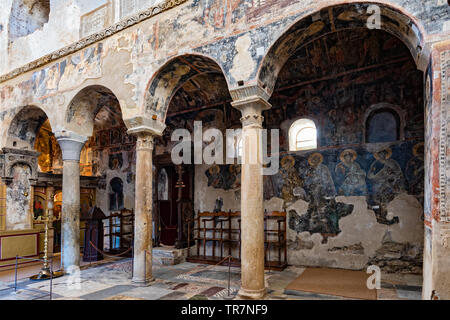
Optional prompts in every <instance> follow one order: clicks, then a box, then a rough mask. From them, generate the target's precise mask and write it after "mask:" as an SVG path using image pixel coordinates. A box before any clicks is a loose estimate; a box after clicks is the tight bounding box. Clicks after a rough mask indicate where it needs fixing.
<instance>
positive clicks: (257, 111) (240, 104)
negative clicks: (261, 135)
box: [231, 96, 272, 127]
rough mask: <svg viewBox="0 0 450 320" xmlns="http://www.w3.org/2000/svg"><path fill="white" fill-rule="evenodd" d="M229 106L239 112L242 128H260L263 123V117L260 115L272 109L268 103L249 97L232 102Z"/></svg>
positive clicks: (261, 99) (258, 98)
mask: <svg viewBox="0 0 450 320" xmlns="http://www.w3.org/2000/svg"><path fill="white" fill-rule="evenodd" d="M231 105H232V106H233V107H234V108H236V109H238V110H239V111H241V113H242V118H241V122H242V125H243V126H244V127H246V126H252V125H256V126H262V123H263V121H264V117H263V116H262V115H261V114H262V112H263V111H264V110H268V109H270V108H271V107H272V106H271V105H270V103H268V102H267V101H266V100H265V99H263V98H261V97H259V96H250V97H246V98H244V99H241V100H237V101H233V102H232V103H231Z"/></svg>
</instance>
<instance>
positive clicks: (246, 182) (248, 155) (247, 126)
mask: <svg viewBox="0 0 450 320" xmlns="http://www.w3.org/2000/svg"><path fill="white" fill-rule="evenodd" d="M232 105H233V107H235V108H237V109H238V110H240V111H241V113H242V118H241V122H242V139H243V150H242V170H241V282H242V284H241V289H240V290H239V293H238V294H239V296H241V297H243V298H252V299H260V298H262V297H264V295H265V294H266V288H265V283H264V204H263V175H262V165H263V163H262V154H263V153H262V130H261V129H262V122H263V117H262V115H261V113H262V111H263V110H265V109H269V108H270V105H269V104H268V103H267V102H266V101H265V100H264V99H262V98H260V97H257V96H253V97H249V98H245V99H243V100H238V101H235V102H233V103H232Z"/></svg>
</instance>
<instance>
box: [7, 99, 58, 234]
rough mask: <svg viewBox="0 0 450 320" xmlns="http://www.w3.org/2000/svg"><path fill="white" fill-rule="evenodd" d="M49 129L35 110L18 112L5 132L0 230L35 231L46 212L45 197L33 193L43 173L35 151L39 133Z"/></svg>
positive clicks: (42, 115)
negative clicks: (3, 201) (3, 200)
mask: <svg viewBox="0 0 450 320" xmlns="http://www.w3.org/2000/svg"><path fill="white" fill-rule="evenodd" d="M45 128H50V131H51V127H50V123H49V121H48V118H47V115H46V113H45V112H44V111H43V110H42V109H41V108H39V107H36V106H25V107H23V108H19V111H18V112H17V113H16V115H15V116H14V118H13V119H12V122H11V124H10V126H9V128H8V131H7V133H8V136H7V141H6V144H5V145H6V147H5V148H4V149H3V150H2V153H3V157H4V159H5V160H6V162H5V164H4V165H5V172H2V177H1V178H2V181H1V182H0V185H1V186H0V190H1V192H2V194H1V195H0V198H2V199H5V203H4V206H2V207H1V208H0V209H1V212H0V220H1V221H0V222H1V224H0V230H26V229H33V228H34V227H38V226H37V224H39V221H41V219H42V218H43V217H44V212H45V210H46V209H47V201H46V199H45V197H41V196H40V194H39V192H34V191H35V185H36V182H37V181H38V179H39V175H40V174H41V173H42V172H43V170H42V168H41V166H40V164H42V161H41V160H42V157H39V158H38V155H39V153H38V152H40V150H39V148H37V147H38V143H37V141H38V139H39V132H40V131H41V130H45Z"/></svg>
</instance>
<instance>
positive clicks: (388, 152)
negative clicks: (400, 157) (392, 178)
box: [373, 148, 392, 160]
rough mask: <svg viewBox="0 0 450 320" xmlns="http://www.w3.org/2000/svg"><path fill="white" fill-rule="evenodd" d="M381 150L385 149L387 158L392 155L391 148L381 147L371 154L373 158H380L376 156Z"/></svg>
mask: <svg viewBox="0 0 450 320" xmlns="http://www.w3.org/2000/svg"><path fill="white" fill-rule="evenodd" d="M382 151H386V152H387V155H386V159H389V158H390V157H391V156H392V149H391V148H385V149H381V150H379V151H377V152H375V153H374V154H373V157H374V158H375V159H377V160H380V157H379V156H378V154H379V153H380V152H382Z"/></svg>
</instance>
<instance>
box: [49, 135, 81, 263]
mask: <svg viewBox="0 0 450 320" xmlns="http://www.w3.org/2000/svg"><path fill="white" fill-rule="evenodd" d="M55 136H56V139H57V141H58V143H59V146H60V147H61V151H62V158H63V183H62V213H61V269H63V270H65V271H69V269H70V268H71V267H73V266H75V267H79V266H80V154H81V149H82V148H83V146H84V144H85V142H86V141H87V138H86V137H84V136H79V135H77V134H74V133H68V132H60V133H56V134H55Z"/></svg>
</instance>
